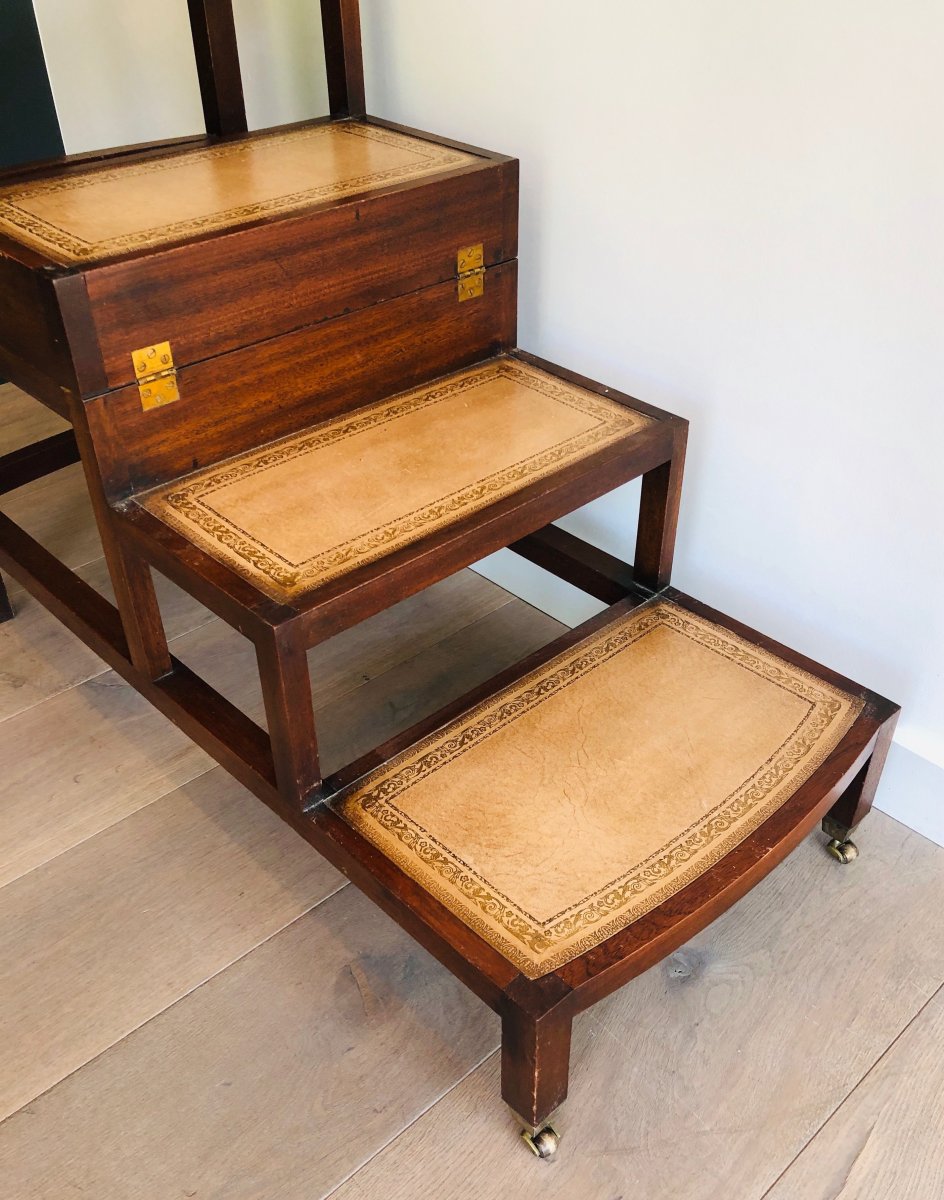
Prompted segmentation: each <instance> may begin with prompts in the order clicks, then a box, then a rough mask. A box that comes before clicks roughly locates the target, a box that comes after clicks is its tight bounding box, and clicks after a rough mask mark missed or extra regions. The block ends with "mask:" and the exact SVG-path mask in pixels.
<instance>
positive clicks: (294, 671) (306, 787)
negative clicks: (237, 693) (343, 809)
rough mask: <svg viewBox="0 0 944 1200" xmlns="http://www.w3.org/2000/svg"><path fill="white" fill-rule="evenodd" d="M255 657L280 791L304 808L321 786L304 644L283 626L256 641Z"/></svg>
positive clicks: (295, 804)
mask: <svg viewBox="0 0 944 1200" xmlns="http://www.w3.org/2000/svg"><path fill="white" fill-rule="evenodd" d="M256 659H257V661H258V664H259V678H260V681H261V683H262V699H263V702H264V703H265V711H266V720H267V721H268V724H269V740H270V742H271V743H272V758H273V762H274V764H275V777H276V782H277V783H278V785H279V792H280V794H281V796H282V798H283V799H284V800H286V801H287V802H288V803H289V804H291V805H292V806H294V807H295V808H299V809H303V808H305V806H306V804H307V802H308V801H309V799H310V797H311V793H312V792H313V791H314V790H315V789H317V787H318V786H319V784H320V783H321V768H320V765H319V762H318V739H317V736H316V734H315V711H314V706H313V705H312V700H311V678H310V676H309V673H308V655H307V653H306V650H305V643H304V642H303V641H302V640H301V638H299V637H297V636H295V634H294V632H293V631H292V627H291V625H282V626H279V627H277V628H273V629H271V630H270V631H269V632H268V633H267V634H266V635H265V636H264V637H262V638H261V639H260V640H259V641H258V642H257V643H256Z"/></svg>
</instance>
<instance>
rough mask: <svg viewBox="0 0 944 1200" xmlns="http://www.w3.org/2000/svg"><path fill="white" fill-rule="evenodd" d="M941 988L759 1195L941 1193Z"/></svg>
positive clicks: (847, 1197)
mask: <svg viewBox="0 0 944 1200" xmlns="http://www.w3.org/2000/svg"><path fill="white" fill-rule="evenodd" d="M942 1046H944V990H941V991H939V992H938V993H937V995H936V996H935V997H934V998H933V999H932V1000H931V1001H930V1002H929V1003H928V1004H927V1006H926V1007H925V1008H924V1009H922V1011H921V1012H920V1013H919V1014H918V1015H917V1016H916V1017H915V1019H914V1020H913V1021H912V1022H911V1024H910V1025H909V1026H908V1028H907V1029H906V1030H905V1031H904V1032H903V1033H902V1035H901V1037H900V1038H899V1039H898V1040H897V1041H896V1042H895V1043H894V1045H892V1046H891V1047H890V1049H889V1050H888V1052H887V1053H886V1054H885V1055H884V1056H883V1058H882V1059H881V1060H880V1061H879V1062H878V1063H877V1064H876V1065H875V1066H874V1067H873V1068H872V1070H871V1071H870V1072H869V1074H868V1075H866V1077H865V1078H864V1079H863V1080H862V1082H861V1083H860V1084H859V1086H858V1087H857V1088H856V1089H855V1091H854V1092H853V1093H852V1095H851V1096H849V1097H848V1099H847V1100H846V1101H845V1102H844V1103H843V1104H842V1105H840V1107H839V1108H838V1109H837V1110H836V1111H835V1112H834V1113H833V1115H832V1116H831V1117H830V1118H829V1120H828V1121H827V1122H826V1124H825V1125H824V1126H823V1128H822V1129H821V1130H820V1131H819V1133H818V1134H817V1135H816V1137H815V1138H813V1140H812V1141H811V1142H810V1143H809V1145H808V1146H807V1147H806V1149H805V1150H804V1151H803V1153H802V1154H801V1155H800V1156H799V1157H798V1158H797V1159H795V1160H794V1162H793V1163H792V1164H791V1165H790V1167H789V1168H788V1169H787V1171H786V1172H785V1173H784V1174H783V1175H782V1176H781V1177H780V1179H779V1180H778V1181H777V1183H776V1184H775V1185H774V1186H773V1187H772V1188H771V1189H770V1191H769V1192H767V1193H766V1195H765V1197H764V1200H890V1197H893V1196H894V1197H898V1196H900V1197H902V1200H904V1198H905V1197H907V1200H939V1198H940V1197H941V1196H942V1195H944V1139H942V1137H941V1131H942V1130H944V1055H942V1054H941V1047H942Z"/></svg>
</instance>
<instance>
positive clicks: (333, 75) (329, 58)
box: [321, 0, 367, 117]
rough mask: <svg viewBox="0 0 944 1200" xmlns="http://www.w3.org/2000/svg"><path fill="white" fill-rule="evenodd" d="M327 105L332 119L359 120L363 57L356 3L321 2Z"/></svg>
mask: <svg viewBox="0 0 944 1200" xmlns="http://www.w3.org/2000/svg"><path fill="white" fill-rule="evenodd" d="M321 27H322V30H323V32H324V48H325V69H326V71H327V76H328V104H329V106H330V108H331V115H332V117H363V116H364V115H365V113H366V112H367V102H366V100H365V97H364V57H363V52H362V50H361V14H360V6H359V4H358V0H321Z"/></svg>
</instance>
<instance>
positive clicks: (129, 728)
mask: <svg viewBox="0 0 944 1200" xmlns="http://www.w3.org/2000/svg"><path fill="white" fill-rule="evenodd" d="M18 624H19V621H18V620H14V621H11V622H10V623H9V624H7V625H4V626H3V629H2V631H0V636H5V635H6V634H7V631H8V630H10V629H11V628H14V629H15V627H16V626H17V625H18ZM64 636H65V637H69V636H71V635H69V634H68V633H65V634H64ZM40 748H41V750H40ZM37 755H41V760H42V769H41V770H39V769H37V757H36V756H37ZM0 761H2V762H3V764H4V769H3V774H2V777H0V813H2V823H3V839H2V842H0V882H8V881H9V880H11V879H15V878H17V877H18V876H20V875H23V874H25V873H26V872H27V871H31V870H33V869H34V868H36V867H38V866H40V865H41V864H42V863H45V862H48V860H49V859H52V858H55V856H56V855H58V854H61V853H62V852H63V851H64V850H68V849H69V848H70V847H72V846H75V845H76V844H77V843H79V842H83V841H84V840H85V839H86V838H88V837H91V836H92V835H94V834H96V833H98V832H99V831H100V830H102V829H105V828H107V827H108V826H109V825H112V824H113V823H114V822H116V821H120V820H122V818H124V817H126V816H128V814H129V813H133V812H134V811H136V810H137V809H139V808H142V807H144V806H145V805H147V804H150V803H151V802H152V801H153V800H156V799H157V798H158V797H160V796H163V795H165V794H166V793H167V792H170V791H172V790H173V789H174V788H176V787H179V786H180V785H181V784H183V783H186V782H187V781H188V780H191V779H193V778H195V777H196V776H198V775H201V774H203V772H205V771H208V770H209V769H210V767H211V765H212V764H211V760H210V759H209V758H208V757H207V755H206V754H204V753H203V751H202V750H200V749H199V748H198V747H197V746H195V745H194V744H193V743H192V742H191V741H190V740H189V739H188V738H187V737H185V736H184V734H182V733H181V732H180V731H179V730H177V729H175V728H174V727H173V725H171V724H170V723H169V722H167V721H165V720H164V719H163V718H162V717H161V716H160V715H159V714H157V713H155V712H154V710H153V709H152V708H151V707H150V705H149V704H148V703H147V701H145V700H143V699H142V698H141V697H140V696H138V695H137V693H135V692H134V691H133V689H131V688H129V687H128V686H127V685H126V684H124V683H122V682H121V680H119V679H117V677H116V676H115V675H114V674H113V673H112V672H108V673H106V674H100V675H97V676H96V677H94V678H92V679H89V680H88V681H87V682H86V683H83V684H82V685H81V686H80V687H74V688H71V689H70V690H68V691H64V692H61V693H60V694H59V695H56V696H54V697H52V699H50V700H47V701H46V702H45V703H43V704H38V705H36V706H35V707H32V708H28V709H26V710H25V711H23V712H21V713H19V714H18V715H17V716H14V717H10V718H9V719H8V720H6V721H3V722H2V723H0Z"/></svg>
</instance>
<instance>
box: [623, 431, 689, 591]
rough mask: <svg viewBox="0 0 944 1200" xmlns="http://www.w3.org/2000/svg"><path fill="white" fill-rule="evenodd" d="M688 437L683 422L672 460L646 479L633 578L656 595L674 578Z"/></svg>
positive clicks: (648, 472)
mask: <svg viewBox="0 0 944 1200" xmlns="http://www.w3.org/2000/svg"><path fill="white" fill-rule="evenodd" d="M687 437H688V425H687V423H682V422H680V423H679V425H678V427H677V429H676V432H675V445H674V448H673V451H672V457H671V458H670V459H669V461H668V462H664V463H663V464H662V465H661V466H660V467H656V468H655V469H654V470H652V471H647V472H646V474H645V475H643V477H642V497H641V499H640V502H639V528H638V531H637V534H636V554H635V562H634V571H633V578H634V580H635V582H636V583H640V584H642V586H643V587H645V588H648V589H649V590H650V591H653V592H657V591H659V590H660V589H661V588H664V587H666V586H667V585H668V584H669V583H670V582H671V579H672V560H673V558H674V556H675V533H676V529H677V528H678V515H679V502H680V501H681V498H682V474H683V472H684V469H685V445H686V441H687Z"/></svg>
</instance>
